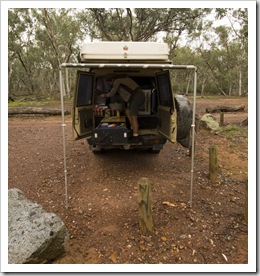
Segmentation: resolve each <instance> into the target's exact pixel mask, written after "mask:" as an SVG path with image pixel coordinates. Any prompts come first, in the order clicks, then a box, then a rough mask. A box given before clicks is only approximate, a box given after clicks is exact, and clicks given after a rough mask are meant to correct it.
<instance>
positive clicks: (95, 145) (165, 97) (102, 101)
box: [73, 42, 192, 153]
mask: <svg viewBox="0 0 260 276" xmlns="http://www.w3.org/2000/svg"><path fill="white" fill-rule="evenodd" d="M80 59H81V65H82V66H77V67H82V68H81V69H80V70H79V71H77V80H76V91H75V97H74V108H73V133H74V138H75V139H82V138H87V142H88V144H89V146H90V149H91V150H92V151H93V152H94V153H97V152H101V151H103V150H106V149H112V148H122V149H132V148H140V149H147V150H150V151H152V152H156V153H159V152H160V150H161V149H162V148H163V145H164V144H165V143H166V141H167V140H169V141H171V142H173V143H174V142H176V141H178V142H179V143H180V144H182V145H183V146H184V147H187V148H189V147H190V145H191V139H190V129H191V124H192V108H191V105H190V103H189V101H188V100H187V98H186V97H185V96H182V95H176V96H174V95H173V92H172V87H171V80H170V70H171V68H170V69H168V67H171V66H169V65H170V64H171V63H170V62H169V61H168V46H167V44H165V43H155V42H97V43H86V44H84V45H83V47H82V49H81V52H80ZM75 67H76V66H75ZM165 68H167V69H165ZM173 68H174V66H173ZM83 69H84V70H83ZM182 69H185V68H182ZM111 74H114V75H118V76H122V75H124V76H129V77H130V78H132V79H133V80H134V81H135V82H136V83H138V85H139V86H140V88H141V89H142V91H143V92H144V94H145V103H144V105H143V107H142V108H141V110H140V112H139V115H138V123H139V137H140V142H138V143H133V142H131V140H130V139H129V137H130V135H131V129H130V124H129V121H128V119H127V116H126V115H125V113H124V103H123V101H122V99H121V98H120V96H119V95H117V94H116V95H115V96H114V97H112V98H101V97H100V96H99V94H100V93H101V92H102V93H104V92H105V93H106V92H108V91H109V90H110V88H111V87H110V84H109V82H108V81H107V76H109V75H111Z"/></svg>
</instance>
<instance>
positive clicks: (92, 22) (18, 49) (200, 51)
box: [8, 8, 248, 98]
mask: <svg viewBox="0 0 260 276" xmlns="http://www.w3.org/2000/svg"><path fill="white" fill-rule="evenodd" d="M210 12H212V9H188V8H185V9H183V8H176V9H167V8H160V9H158V8H150V9H149V8H136V9H130V8H127V9H124V8H107V9H105V8H104V9H100V8H99V9H94V8H93V9H92V8H90V9H83V10H82V9H79V10H78V9H26V8H24V9H9V10H8V60H9V63H8V86H9V89H8V93H9V95H14V96H18V95H19V94H27V95H36V94H37V95H38V96H39V95H40V96H43V95H44V97H46V98H47V97H56V98H58V97H59V65H60V64H61V63H63V62H77V56H78V52H79V47H80V45H81V43H82V42H83V40H84V38H86V37H89V39H91V40H94V39H99V40H109V41H115V40H117V41H124V40H132V41H156V40H157V39H158V37H159V36H160V37H162V36H163V40H164V41H165V42H166V43H168V45H169V48H170V58H171V60H172V61H173V63H174V64H194V65H196V66H197V67H198V86H197V87H198V91H197V92H198V93H199V94H201V95H202V96H204V95H214V94H215V95H216V94H224V95H242V94H244V93H247V75H248V74H247V72H248V68H247V64H248V61H247V49H248V46H247V28H248V12H247V10H246V9H216V16H217V17H218V18H223V17H228V18H229V19H230V21H231V22H235V21H236V22H238V23H239V24H240V28H234V27H233V25H232V26H231V27H230V28H228V27H227V26H219V27H217V28H213V22H212V21H210V20H206V19H205V16H207V15H208V14H209V13H210ZM184 37H185V39H186V45H184V46H180V42H181V41H182V39H183V38H184ZM194 45H196V46H194ZM171 78H172V83H173V88H174V92H175V93H191V92H193V91H191V89H192V86H193V85H192V84H193V81H194V80H193V78H192V76H191V75H190V72H188V71H185V70H183V71H182V70H180V71H175V72H173V73H172V75H171ZM74 83H75V76H74V72H72V71H69V70H67V71H66V79H65V83H64V86H65V92H66V95H67V97H68V98H69V97H71V95H72V91H73V88H74V87H73V86H74Z"/></svg>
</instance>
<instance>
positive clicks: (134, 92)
mask: <svg viewBox="0 0 260 276" xmlns="http://www.w3.org/2000/svg"><path fill="white" fill-rule="evenodd" d="M107 80H108V81H111V84H112V88H111V90H110V91H109V92H108V93H106V94H105V93H104V94H101V95H100V96H101V97H113V96H114V95H115V94H116V93H117V92H118V94H119V95H120V97H121V98H122V99H123V100H124V101H125V103H126V106H125V114H126V116H127V118H128V120H129V122H130V124H131V127H132V130H133V141H134V142H139V137H138V136H139V134H138V128H139V126H138V113H139V110H140V108H141V106H142V105H143V104H144V101H145V95H144V93H143V91H142V90H141V89H140V87H139V85H138V84H137V83H136V82H135V81H134V80H133V79H131V78H130V77H128V76H116V75H114V74H111V75H108V76H107Z"/></svg>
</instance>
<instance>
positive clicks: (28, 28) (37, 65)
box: [8, 9, 83, 97]
mask: <svg viewBox="0 0 260 276" xmlns="http://www.w3.org/2000/svg"><path fill="white" fill-rule="evenodd" d="M8 16H9V18H8V31H9V36H8V56H9V64H8V70H9V71H8V72H9V84H10V85H9V91H10V92H12V91H17V90H24V91H26V92H27V93H29V94H39V93H40V92H42V93H45V94H46V95H50V96H53V95H55V93H56V92H58V91H59V74H58V72H59V65H60V64H61V63H62V62H68V61H72V62H73V61H76V59H77V53H78V44H79V41H82V40H83V32H82V31H81V28H80V26H81V23H80V21H79V20H78V18H77V16H76V10H75V9H10V10H9V14H8ZM66 74H67V78H66V84H65V85H66V91H67V96H68V97H70V93H71V83H70V82H69V80H70V79H71V78H70V77H69V75H68V72H66Z"/></svg>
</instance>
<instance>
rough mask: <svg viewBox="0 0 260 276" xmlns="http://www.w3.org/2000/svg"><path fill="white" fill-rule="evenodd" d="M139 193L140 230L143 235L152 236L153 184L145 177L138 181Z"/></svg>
mask: <svg viewBox="0 0 260 276" xmlns="http://www.w3.org/2000/svg"><path fill="white" fill-rule="evenodd" d="M138 192H139V194H138V204H139V225H140V229H141V232H142V233H143V234H151V233H152V231H153V222H152V201H151V184H150V181H149V179H148V178H145V177H143V178H141V179H140V180H139V181H138Z"/></svg>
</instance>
